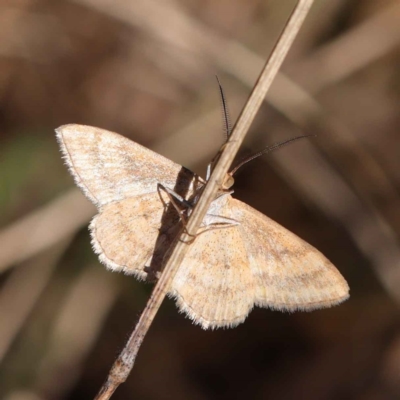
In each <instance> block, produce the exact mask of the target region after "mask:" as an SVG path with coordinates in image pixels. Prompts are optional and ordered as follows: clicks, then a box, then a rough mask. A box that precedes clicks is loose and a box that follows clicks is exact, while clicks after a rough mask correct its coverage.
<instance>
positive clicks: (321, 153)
mask: <svg viewBox="0 0 400 400" xmlns="http://www.w3.org/2000/svg"><path fill="white" fill-rule="evenodd" d="M295 3H296V1H285V2H283V1H279V0H246V1H244V0H229V1H228V0H219V1H211V0H210V1H207V0H203V1H199V0H187V1H182V0H164V1H155V0H131V1H128V0H96V1H95V0H70V1H67V0H59V1H54V0H52V1H50V0H2V1H1V2H0V270H1V272H2V274H1V276H0V363H1V364H0V371H1V373H0V398H2V399H6V400H40V399H77V400H79V399H90V398H93V397H94V395H95V394H96V393H97V391H98V389H99V388H100V385H101V384H102V382H103V380H104V379H105V377H106V375H107V373H108V371H109V368H110V367H111V365H112V363H113V361H114V359H115V357H116V356H117V354H118V352H119V351H120V350H121V349H122V347H123V345H124V343H125V341H126V339H127V338H128V335H129V333H130V332H131V330H132V329H133V327H134V325H135V322H136V320H137V318H138V315H139V314H140V311H141V310H142V309H143V307H144V306H145V304H146V300H147V298H148V297H149V294H150V292H151V288H152V286H151V285H149V284H145V283H138V282H136V281H135V279H134V278H133V277H126V276H123V275H121V274H116V273H112V272H109V271H107V270H106V269H105V268H104V267H103V266H102V265H101V264H100V263H99V261H98V259H97V257H96V256H95V255H94V254H93V252H92V249H91V246H90V238H89V233H88V229H87V225H88V222H89V220H90V218H91V217H92V216H93V215H94V213H95V209H94V207H93V206H92V205H91V204H90V203H89V201H88V200H86V199H85V198H84V196H83V195H82V194H81V193H80V191H79V190H78V189H77V188H76V187H75V186H74V184H73V180H72V178H71V176H70V175H69V173H68V172H67V170H66V168H65V166H64V165H63V162H62V160H61V157H60V153H59V149H58V146H57V143H56V140H55V135H54V129H55V128H56V127H58V126H60V125H63V124H66V123H79V124H87V125H93V126H98V127H101V128H104V129H108V130H111V131H115V132H118V133H120V134H122V135H124V136H126V137H129V138H131V139H133V140H135V141H137V142H139V143H141V144H143V145H145V146H147V147H149V148H151V149H153V150H155V151H157V152H159V153H161V154H163V155H164V156H166V157H168V158H170V159H172V160H174V161H175V162H177V163H180V164H183V165H185V166H186V167H188V168H190V169H192V170H194V171H195V172H197V173H199V174H201V175H203V176H204V173H205V167H206V164H207V162H208V161H209V160H210V158H211V157H212V156H213V155H214V154H215V152H216V151H217V149H218V148H219V147H220V145H221V144H222V142H223V140H224V136H223V129H222V123H221V108H220V99H219V91H218V87H217V84H216V80H215V75H216V74H218V76H219V78H220V80H221V82H222V84H223V87H224V89H225V93H226V96H227V99H228V103H229V108H230V114H231V117H232V120H233V121H234V120H235V119H236V117H237V115H238V113H239V112H240V110H241V107H242V106H243V104H244V102H245V101H246V98H247V96H248V95H249V92H250V90H251V87H252V85H253V84H254V82H255V80H256V78H257V76H258V74H259V71H260V69H261V67H262V65H263V63H264V61H265V59H266V58H267V56H268V55H269V54H270V52H271V50H272V47H273V45H274V43H275V41H276V39H277V37H278V36H279V33H280V32H281V30H282V27H283V26H284V23H285V21H286V20H287V18H288V16H289V14H290V12H291V10H292V9H293V6H294V5H295ZM399 21H400V1H399V0H381V1H374V0H336V1H328V0H318V1H316V2H315V4H314V6H313V8H312V11H311V13H310V15H309V16H308V18H307V20H306V22H305V25H304V27H303V29H302V31H301V33H300V35H299V37H298V38H297V40H296V42H295V44H294V47H293V48H292V50H291V52H290V54H289V56H288V58H287V60H286V61H285V63H284V66H283V68H282V72H281V74H280V75H279V77H278V78H277V79H276V81H275V83H274V85H273V88H272V89H271V91H270V94H269V95H268V98H267V99H266V101H265V103H264V105H263V107H262V109H261V111H260V113H259V115H258V117H257V120H256V122H255V123H254V124H253V126H252V129H251V132H250V134H249V136H248V138H247V140H246V143H245V144H244V146H243V148H242V151H241V153H240V154H239V156H238V157H240V158H241V157H243V156H246V155H248V154H251V153H253V152H255V151H258V150H261V149H262V148H264V147H265V146H267V145H271V144H273V143H276V142H278V141H282V140H286V139H289V138H292V137H294V136H297V135H303V134H316V135H317V137H316V138H311V139H309V140H308V139H307V140H303V141H300V142H297V143H295V144H293V145H290V146H287V147H284V148H282V149H280V150H279V151H277V152H274V153H273V154H271V155H268V156H264V157H262V158H259V159H257V160H256V161H253V162H251V163H250V164H248V165H247V166H246V167H244V168H243V169H242V170H241V171H240V172H239V173H238V175H237V178H236V185H235V196H236V197H237V198H238V199H240V200H242V201H245V202H247V203H248V204H250V205H251V206H253V207H255V208H256V209H258V210H260V211H261V212H263V213H265V214H267V215H268V216H269V217H271V218H273V219H275V220H276V221H278V222H279V223H280V224H282V225H283V226H285V227H287V228H288V229H290V230H291V231H293V232H295V233H296V234H298V235H299V236H301V237H302V238H304V239H305V240H306V241H308V242H310V243H311V244H312V245H314V246H315V247H317V248H318V249H319V250H320V251H322V252H323V253H324V254H325V255H326V256H327V257H328V258H329V259H330V260H331V261H332V262H333V263H334V264H335V265H336V266H337V268H338V269H339V271H340V272H341V273H342V274H343V276H344V277H345V278H346V279H347V281H348V282H349V285H350V287H351V297H350V299H349V300H348V301H347V302H345V303H344V304H342V305H340V306H338V307H334V308H332V309H326V310H319V311H315V312H312V313H293V314H288V313H279V312H272V311H270V310H265V309H258V308H257V309H255V310H253V311H252V312H251V314H250V316H249V317H248V319H247V320H246V322H245V323H244V324H242V325H240V326H238V327H237V328H235V329H225V330H224V329H220V330H216V331H203V330H202V329H200V328H199V327H197V326H194V325H192V323H191V322H190V320H189V319H186V318H185V317H184V316H183V315H181V314H179V313H178V312H177V310H176V307H175V305H174V303H173V302H172V301H171V300H166V301H165V302H164V304H163V306H162V308H161V310H160V312H159V314H158V315H157V317H156V320H155V322H154V323H153V325H152V327H151V329H150V331H149V333H148V335H147V337H146V339H145V341H144V344H143V346H142V348H141V351H140V353H139V356H138V358H137V361H136V364H135V367H134V369H133V372H132V374H131V376H130V377H129V379H128V381H127V382H126V383H125V384H124V385H122V386H121V387H120V388H119V389H118V391H117V392H116V393H115V395H114V397H113V399H131V398H135V399H149V400H151V399H196V400H203V399H266V398H269V399H293V398H301V399H368V400H370V399H374V400H375V399H399V398H400V310H399V302H400V247H399V235H400V196H399V185H400V156H399V155H400V132H399V131H400V114H399V111H400V102H399V100H400V73H399V64H400V51H399V50H400V23H399Z"/></svg>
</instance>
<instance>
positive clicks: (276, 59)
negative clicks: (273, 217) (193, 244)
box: [96, 0, 313, 400]
mask: <svg viewBox="0 0 400 400" xmlns="http://www.w3.org/2000/svg"><path fill="white" fill-rule="evenodd" d="M312 3H313V1H312V0H300V1H299V2H298V3H297V5H296V7H295V9H294V11H293V13H292V15H291V17H290V19H289V21H288V23H287V25H286V27H285V29H284V31H283V33H282V35H281V37H280V39H279V41H278V43H277V45H276V46H275V48H274V51H273V53H272V55H271V57H270V59H269V60H268V62H267V63H266V65H265V67H264V69H263V71H262V72H261V74H260V77H259V79H258V81H257V83H256V85H255V87H254V90H253V92H252V94H251V96H250V98H249V100H248V101H247V103H246V106H245V107H244V109H243V111H242V113H241V114H240V116H239V119H238V121H237V123H236V125H235V127H234V129H233V132H232V135H231V137H230V140H229V141H228V142H227V143H226V145H225V146H224V149H223V152H222V153H221V156H220V158H219V161H218V163H217V164H216V166H215V169H214V171H213V173H212V175H211V177H210V180H209V182H208V184H207V185H206V187H205V190H204V192H203V194H202V196H201V198H200V200H199V202H198V203H197V205H196V207H195V209H194V211H193V214H192V216H191V218H190V220H189V221H188V223H187V226H186V232H191V233H194V234H195V233H196V232H197V230H198V228H199V226H200V224H201V222H202V220H203V218H204V216H205V214H206V212H207V210H208V208H209V206H210V204H211V202H212V200H213V199H215V195H216V194H217V191H218V189H219V188H220V187H221V185H222V182H223V180H224V177H225V176H226V174H227V172H228V168H229V167H230V165H231V164H232V161H233V159H234V157H235V155H236V153H237V151H238V149H239V147H240V145H241V143H242V142H243V139H244V137H245V135H246V133H247V131H248V129H249V127H250V125H251V123H252V121H253V119H254V117H255V115H256V113H257V111H258V109H259V107H260V106H261V104H262V102H263V101H264V97H265V95H266V93H267V91H268V89H269V87H270V85H271V83H272V81H273V79H274V78H275V76H276V74H277V72H278V69H279V68H280V66H281V64H282V62H283V60H284V58H285V56H286V54H287V53H288V51H289V48H290V46H291V45H292V43H293V41H294V39H295V38H296V36H297V33H298V32H299V30H300V27H301V25H302V23H303V22H304V19H305V17H306V15H307V13H308V11H309V9H310V8H311V5H312ZM186 232H183V233H182V235H181V237H180V239H181V240H180V241H179V240H178V241H176V245H175V246H174V248H173V250H172V252H171V254H170V256H169V258H168V261H167V262H166V265H165V269H164V272H163V274H162V276H161V277H160V279H159V281H158V283H157V284H156V286H155V288H154V290H153V293H152V295H151V297H150V299H149V301H148V304H147V306H146V308H145V310H144V312H143V313H142V315H141V317H140V320H139V322H138V324H137V326H136V328H135V330H134V332H133V333H132V335H131V337H130V338H129V341H128V343H127V344H126V346H125V348H124V350H123V351H122V352H121V354H120V355H119V357H118V359H117V360H116V362H115V363H114V365H113V367H112V369H111V371H110V374H109V376H108V378H107V380H106V382H105V383H104V385H103V387H102V388H101V390H100V392H99V394H98V395H97V397H96V399H98V400H106V399H109V398H110V397H111V395H112V394H113V393H114V391H115V390H116V388H117V387H118V386H119V385H120V384H121V383H122V382H124V381H125V380H126V378H127V376H128V375H129V373H130V371H131V369H132V367H133V364H134V362H135V359H136V355H137V353H138V350H139V348H140V345H141V343H142V341H143V339H144V336H145V334H146V332H147V331H148V329H149V327H150V325H151V323H152V321H153V319H154V317H155V315H156V313H157V311H158V309H159V307H160V305H161V303H162V301H163V299H164V297H165V295H166V293H167V291H168V288H169V286H170V284H171V282H172V279H173V278H174V276H175V274H176V272H177V270H178V268H179V266H180V264H181V263H182V261H183V258H184V257H185V254H186V252H187V251H188V248H189V246H187V244H186V243H185V242H187V241H190V239H191V237H190V236H189V234H188V233H186Z"/></svg>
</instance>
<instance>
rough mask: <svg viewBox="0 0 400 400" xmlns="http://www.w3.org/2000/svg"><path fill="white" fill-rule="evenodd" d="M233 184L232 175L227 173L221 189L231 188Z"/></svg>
mask: <svg viewBox="0 0 400 400" xmlns="http://www.w3.org/2000/svg"><path fill="white" fill-rule="evenodd" d="M234 183H235V179H234V178H233V174H232V173H231V172H228V173H227V174H226V175H225V179H224V181H223V183H222V189H224V190H228V189H230V188H231V187H232V186H233V184H234Z"/></svg>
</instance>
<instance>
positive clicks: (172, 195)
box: [157, 183, 192, 226]
mask: <svg viewBox="0 0 400 400" xmlns="http://www.w3.org/2000/svg"><path fill="white" fill-rule="evenodd" d="M161 191H163V192H164V193H165V194H166V195H167V196H168V198H169V201H170V203H171V204H172V205H173V207H174V208H175V210H176V212H177V213H178V215H179V217H180V218H181V220H182V223H183V225H184V226H186V223H187V217H186V215H185V212H186V211H187V210H188V209H192V206H191V204H190V203H189V202H188V201H187V200H185V199H184V198H183V197H182V196H180V195H179V194H178V193H176V192H174V191H173V190H172V189H169V188H167V187H165V186H164V185H162V184H161V183H159V184H158V185H157V192H158V195H159V196H160V200H161V202H162V203H163V205H164V208H166V207H167V206H168V204H167V203H166V202H165V200H164V198H163V196H162V194H161ZM179 203H181V205H183V207H182V206H181V205H180V204H179Z"/></svg>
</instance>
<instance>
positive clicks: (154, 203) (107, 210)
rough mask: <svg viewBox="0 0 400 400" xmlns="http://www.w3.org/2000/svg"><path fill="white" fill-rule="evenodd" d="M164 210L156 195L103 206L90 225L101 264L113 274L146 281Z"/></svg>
mask: <svg viewBox="0 0 400 400" xmlns="http://www.w3.org/2000/svg"><path fill="white" fill-rule="evenodd" d="M162 214H163V208H162V207H160V197H159V196H158V194H157V193H150V194H144V195H142V196H136V197H130V198H128V199H125V200H121V201H118V202H114V203H110V204H106V205H105V206H104V207H103V208H102V211H101V213H100V214H97V215H96V216H95V217H94V218H93V220H92V222H91V223H90V227H89V228H90V232H91V235H92V245H93V248H94V250H95V252H96V253H97V254H98V255H99V258H100V261H101V262H102V263H103V264H105V265H106V266H107V267H108V268H110V269H112V270H114V271H123V272H125V273H126V274H133V275H135V276H136V277H137V278H139V279H145V278H146V277H147V273H146V272H145V271H144V267H145V266H149V265H150V263H151V258H152V255H153V253H154V252H155V246H156V242H157V239H158V237H159V228H160V224H161V218H162Z"/></svg>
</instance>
